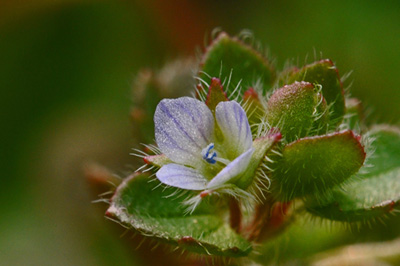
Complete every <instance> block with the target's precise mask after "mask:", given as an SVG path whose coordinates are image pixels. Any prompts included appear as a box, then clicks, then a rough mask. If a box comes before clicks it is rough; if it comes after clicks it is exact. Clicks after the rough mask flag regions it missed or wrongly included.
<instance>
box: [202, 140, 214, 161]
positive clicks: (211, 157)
mask: <svg viewBox="0 0 400 266" xmlns="http://www.w3.org/2000/svg"><path fill="white" fill-rule="evenodd" d="M212 149H214V143H210V145H208V146H207V147H206V148H205V149H203V150H202V152H201V154H202V155H203V159H204V160H206V162H208V163H211V164H215V163H216V162H217V161H216V160H215V159H214V158H215V157H217V153H216V152H215V151H213V152H212V153H210V152H211V150H212Z"/></svg>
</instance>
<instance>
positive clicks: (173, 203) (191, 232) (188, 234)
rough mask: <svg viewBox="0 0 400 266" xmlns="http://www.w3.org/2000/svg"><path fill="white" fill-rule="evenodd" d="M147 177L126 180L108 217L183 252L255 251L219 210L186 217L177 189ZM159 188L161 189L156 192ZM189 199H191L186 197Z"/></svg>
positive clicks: (204, 210)
mask: <svg viewBox="0 0 400 266" xmlns="http://www.w3.org/2000/svg"><path fill="white" fill-rule="evenodd" d="M149 181H150V179H149V178H148V176H147V175H143V174H141V175H136V176H131V177H129V178H127V179H126V180H124V182H123V183H122V184H121V185H120V186H119V187H118V189H117V191H116V193H115V195H114V196H113V197H112V200H111V205H110V207H109V209H108V210H107V213H106V215H107V216H109V217H111V218H113V219H117V220H118V221H120V222H121V223H122V224H124V225H126V226H128V227H130V228H132V229H135V230H137V231H139V232H140V233H142V234H144V235H146V236H149V237H151V238H155V239H158V240H160V241H163V242H167V243H170V244H172V245H177V246H179V247H181V248H183V249H186V250H189V251H192V252H197V253H202V254H208V255H217V256H228V257H241V256H246V255H248V254H249V252H250V251H251V249H252V247H251V244H250V243H249V242H247V241H246V240H245V239H244V238H242V237H241V236H239V235H238V234H236V233H235V232H234V231H233V230H232V229H231V228H230V227H229V226H228V225H227V224H226V223H225V222H224V220H223V219H222V218H221V217H219V216H217V215H216V214H215V208H213V207H211V205H208V204H206V203H204V204H200V206H198V207H197V209H196V211H195V212H194V213H193V214H191V215H185V206H184V205H183V204H182V200H183V199H182V197H178V196H171V195H174V194H176V192H177V189H176V188H171V187H169V188H163V187H157V186H158V185H159V184H160V183H159V182H158V181H154V182H150V183H149ZM156 187H157V188H156ZM186 196H187V195H186Z"/></svg>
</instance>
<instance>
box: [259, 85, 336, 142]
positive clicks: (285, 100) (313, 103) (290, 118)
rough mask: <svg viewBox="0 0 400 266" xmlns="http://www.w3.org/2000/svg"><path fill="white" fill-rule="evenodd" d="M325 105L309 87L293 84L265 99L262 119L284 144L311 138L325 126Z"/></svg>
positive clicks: (315, 90) (312, 87)
mask: <svg viewBox="0 0 400 266" xmlns="http://www.w3.org/2000/svg"><path fill="white" fill-rule="evenodd" d="M327 114H328V112H327V110H326V102H325V100H324V98H323V97H322V95H321V94H320V93H319V92H318V89H317V88H315V87H314V86H313V85H312V84H311V83H308V82H295V83H293V84H291V85H286V86H284V87H283V88H280V89H278V90H277V91H275V92H274V94H273V95H272V96H271V97H270V98H269V101H268V109H267V112H266V118H267V121H268V123H269V124H270V125H271V126H273V127H277V128H279V129H280V131H281V133H282V135H283V136H284V138H285V139H286V141H288V142H291V141H293V140H295V139H298V138H302V137H305V136H307V135H308V136H310V135H315V134H316V133H318V132H319V131H321V129H322V128H326V124H327Z"/></svg>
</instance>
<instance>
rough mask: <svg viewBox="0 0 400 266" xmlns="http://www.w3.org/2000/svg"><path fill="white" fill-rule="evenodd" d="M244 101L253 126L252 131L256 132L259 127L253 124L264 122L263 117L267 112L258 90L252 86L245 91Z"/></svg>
mask: <svg viewBox="0 0 400 266" xmlns="http://www.w3.org/2000/svg"><path fill="white" fill-rule="evenodd" d="M243 103H245V107H246V108H245V111H246V115H247V119H248V120H249V124H250V128H252V133H253V134H256V132H257V127H252V125H254V124H259V123H261V122H262V118H263V117H264V114H265V107H264V105H263V104H262V103H261V101H260V97H259V95H258V92H257V91H256V90H255V89H254V88H251V87H250V88H249V89H248V90H246V91H245V92H244V94H243Z"/></svg>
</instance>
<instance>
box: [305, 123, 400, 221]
mask: <svg viewBox="0 0 400 266" xmlns="http://www.w3.org/2000/svg"><path fill="white" fill-rule="evenodd" d="M370 137H371V138H373V139H375V140H374V142H373V143H372V147H373V149H374V150H375V152H374V154H373V155H372V156H371V158H369V160H368V164H369V167H368V166H364V170H365V172H366V173H364V174H360V175H359V176H358V178H357V179H355V180H353V182H350V183H348V184H346V185H344V186H343V187H342V188H335V189H333V191H332V193H331V195H330V196H329V197H328V199H326V200H325V201H323V202H322V203H321V204H316V203H317V202H316V201H315V200H310V201H307V209H308V211H310V212H311V213H313V214H315V215H318V216H321V217H325V218H328V219H331V220H339V221H349V222H355V221H368V220H371V219H374V218H378V219H381V218H383V217H386V216H387V215H388V214H390V213H393V212H394V211H395V210H396V209H399V205H400V167H399V166H400V131H399V129H397V128H390V127H377V128H375V129H373V130H372V131H371V132H370Z"/></svg>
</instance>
